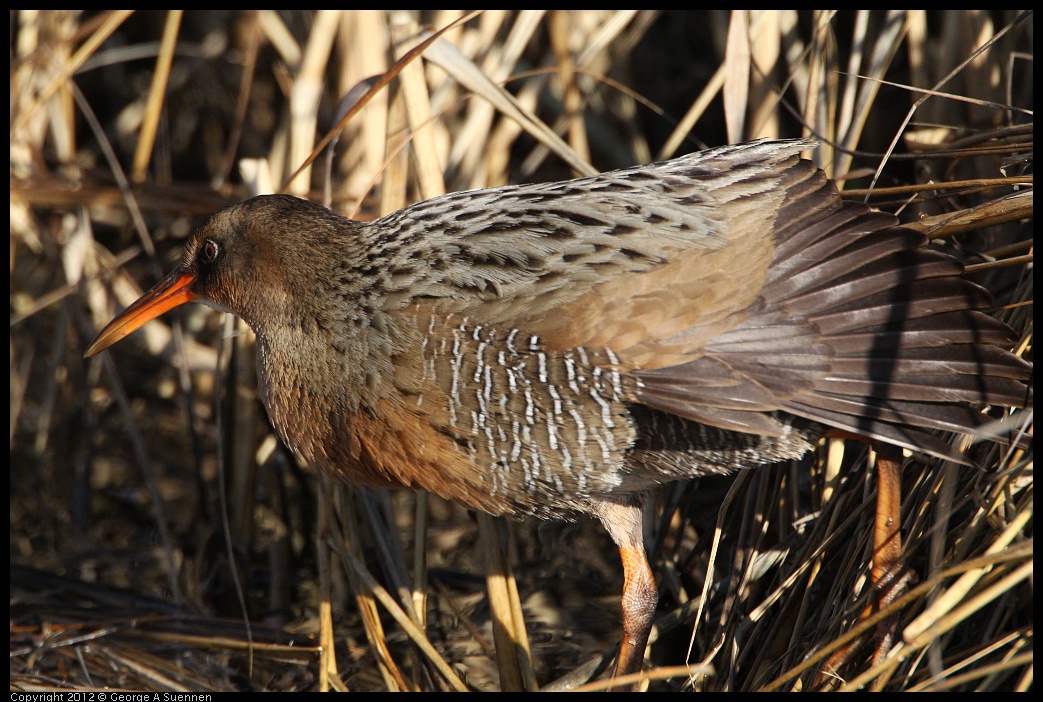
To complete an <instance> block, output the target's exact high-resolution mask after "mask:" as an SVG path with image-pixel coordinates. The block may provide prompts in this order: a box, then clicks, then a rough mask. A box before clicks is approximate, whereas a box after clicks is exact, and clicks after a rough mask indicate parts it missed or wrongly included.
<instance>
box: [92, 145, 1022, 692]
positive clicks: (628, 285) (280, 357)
mask: <svg viewBox="0 0 1043 702" xmlns="http://www.w3.org/2000/svg"><path fill="white" fill-rule="evenodd" d="M815 145H816V142H815V141H813V140H808V139H791V140H759V141H753V142H748V143H744V144H737V145H729V146H723V147H718V148H712V149H708V150H704V151H699V152H695V153H692V154H689V155H686V156H682V157H679V158H675V159H673V160H668V161H662V162H659V163H654V164H650V165H640V166H636V167H632V168H627V169H622V170H615V171H610V172H606V173H601V174H598V175H594V176H589V177H582V178H577V179H573V180H565V181H561V182H552V183H536V184H524V185H510V186H505V187H497V188H491V189H482V190H470V191H463V192H456V193H451V194H448V195H444V196H440V197H435V198H433V199H430V200H426V201H423V202H419V203H416V204H413V205H410V206H408V207H405V208H404V209H402V210H399V211H397V212H395V213H392V214H390V215H387V216H384V217H382V218H379V219H376V220H373V221H370V222H359V221H354V220H352V219H349V218H347V217H344V216H342V215H340V214H338V213H336V212H334V211H331V210H330V209H327V208H325V207H323V206H321V205H319V204H317V203H314V202H311V201H309V200H305V199H301V198H297V197H293V196H289V195H264V196H258V197H254V198H252V199H249V200H246V201H245V202H242V203H240V204H237V205H233V206H231V207H228V208H226V209H224V210H221V211H219V212H217V213H216V214H214V215H213V216H212V217H210V219H209V220H207V221H206V223H205V224H203V225H202V226H201V227H200V228H199V229H197V230H196V231H195V233H194V234H193V235H192V236H191V238H190V239H189V240H188V242H187V244H186V246H185V250H184V255H183V258H182V259H181V263H180V265H179V266H178V267H177V268H175V269H174V270H173V271H172V272H171V273H170V274H169V275H168V276H167V277H166V278H164V279H163V280H161V281H160V282H159V283H158V284H157V285H156V286H155V287H153V288H152V289H151V290H149V291H148V292H146V293H145V294H144V295H143V296H142V297H141V298H140V299H138V300H137V301H136V302H134V303H133V304H131V305H130V306H129V307H128V308H127V309H126V310H125V311H124V312H123V313H122V314H120V315H119V316H117V317H116V318H115V319H114V320H112V321H111V322H110V323H109V324H108V325H107V326H106V327H105V328H104V329H103V330H102V331H101V332H100V333H99V335H98V336H97V338H96V339H95V340H94V341H93V342H92V343H91V344H90V345H89V346H88V347H87V349H86V352H85V356H86V357H89V356H93V355H95V354H97V353H99V352H101V351H102V350H104V349H106V348H108V347H109V346H111V345H112V344H114V343H116V342H117V341H119V340H120V339H122V338H123V337H125V336H127V335H128V334H130V333H131V332H133V331H134V330H136V329H138V328H139V327H141V326H142V325H143V324H145V323H146V322H148V321H149V320H151V319H154V318H155V317H157V316H159V315H160V314H162V313H164V312H166V311H168V310H170V309H172V308H174V307H177V306H179V305H181V304H183V303H186V302H189V301H193V300H198V301H201V302H203V303H206V304H208V305H210V306H212V307H214V308H216V309H219V310H224V311H228V312H232V313H234V314H235V315H237V316H239V317H240V318H242V319H243V320H244V321H245V322H246V323H247V324H248V325H249V326H250V327H251V328H252V329H253V331H254V332H255V334H256V338H257V344H256V353H257V374H258V384H259V387H260V394H261V398H262V400H263V403H264V406H265V407H266V409H267V412H268V415H269V418H270V420H271V423H272V425H273V427H274V429H275V431H276V432H277V434H278V436H279V437H280V439H281V440H282V441H283V442H284V443H285V444H286V446H288V447H289V448H290V449H291V450H292V451H293V452H294V453H295V454H297V455H298V456H299V457H300V458H301V459H303V460H304V461H306V462H308V463H311V464H312V465H314V466H316V467H317V468H319V469H321V470H323V471H325V472H327V473H329V474H330V475H332V476H334V477H337V478H341V479H344V480H347V481H350V482H353V483H358V484H364V485H369V486H395V487H407V488H412V489H416V490H419V489H424V490H429V491H431V492H433V493H435V494H437V495H440V496H442V497H444V498H447V499H449V500H453V501H456V502H458V503H460V504H462V505H464V506H466V507H468V508H471V509H475V510H481V511H484V512H487V513H490V514H492V515H497V516H505V517H511V518H516V519H520V518H526V517H535V518H539V519H565V520H571V519H577V518H583V517H593V518H594V519H597V520H599V521H600V522H601V523H602V524H603V525H604V527H605V528H606V529H607V531H608V534H609V535H610V536H611V538H612V540H613V541H614V542H615V544H616V546H617V547H618V549H619V553H620V558H621V561H622V565H623V570H624V589H623V594H622V597H621V609H622V614H623V634H622V641H621V644H620V649H619V653H618V656H617V661H616V665H615V675H616V676H621V675H626V674H630V673H634V672H637V671H638V670H640V668H641V666H642V660H643V657H644V650H645V647H646V644H647V641H648V636H649V632H650V629H651V627H652V625H653V620H654V615H655V608H656V604H657V600H658V593H657V587H656V583H655V579H654V577H653V574H652V570H651V568H650V566H649V562H648V558H647V554H646V551H645V534H644V532H643V519H642V514H643V513H644V511H645V510H647V509H649V508H650V507H649V506H650V502H651V495H653V494H654V491H655V490H656V489H657V488H658V487H659V486H661V485H663V484H666V483H670V482H672V481H676V480H681V479H685V478H690V477H695V476H700V475H708V474H723V473H729V472H732V471H736V470H739V469H753V468H757V467H758V466H766V465H769V464H773V463H777V462H780V461H785V460H790V459H797V458H800V457H801V456H803V455H805V454H806V453H808V452H809V451H811V450H812V449H813V448H814V447H815V445H816V444H817V443H818V442H819V440H820V439H821V438H822V437H823V436H825V435H826V434H827V433H828V432H830V431H841V432H845V433H847V434H850V435H855V436H857V437H861V438H864V439H866V440H870V441H874V442H881V443H882V444H883V445H890V446H895V447H901V448H904V449H910V450H912V451H918V452H923V453H926V454H928V455H933V456H938V457H942V458H948V459H952V460H955V461H959V462H961V463H967V459H965V458H964V457H963V456H962V455H961V454H960V453H959V452H958V451H956V450H955V449H954V448H952V446H951V445H950V444H949V443H948V442H946V441H944V440H942V438H940V437H939V436H938V435H937V431H942V432H962V433H965V434H970V435H973V436H979V437H981V436H988V437H992V438H995V436H996V435H995V432H993V431H992V430H991V429H990V428H989V427H988V426H987V422H988V420H989V417H988V416H987V415H985V414H983V413H982V411H981V409H982V406H983V405H995V406H1002V407H1006V408H1018V407H1025V406H1027V405H1029V404H1030V402H1031V397H1030V391H1029V388H1028V384H1029V379H1030V377H1031V372H1032V367H1031V364H1029V363H1028V362H1026V361H1025V360H1023V359H1022V358H1020V357H1018V356H1016V355H1015V354H1013V353H1010V352H1009V351H1008V350H1007V349H1008V348H1009V347H1010V345H1011V344H1012V343H1013V342H1014V341H1015V340H1016V337H1015V335H1014V333H1013V331H1012V330H1011V329H1010V328H1009V327H1007V326H1006V325H1005V324H1003V323H1001V322H999V321H997V320H995V319H993V318H992V317H989V316H988V315H986V314H984V313H983V312H981V311H980V310H981V308H983V307H985V306H987V305H988V304H989V303H990V301H991V297H990V295H989V293H988V292H987V291H986V290H984V289H983V288H982V287H980V286H978V285H977V284H975V283H972V282H970V281H969V280H967V279H966V278H965V277H964V276H963V274H964V268H963V266H962V264H961V263H959V262H958V261H957V260H956V259H955V258H953V257H951V256H949V255H947V254H945V253H941V252H939V251H935V250H933V249H931V248H929V247H928V241H927V238H926V237H925V236H924V235H923V234H921V233H919V232H916V231H913V230H911V229H908V228H903V227H901V226H900V225H899V223H898V220H897V219H896V218H895V217H894V216H893V215H890V214H887V213H883V212H878V211H874V210H871V209H870V208H869V207H867V206H866V205H864V204H860V203H851V202H846V201H844V200H842V199H841V198H840V195H839V193H838V190H837V188H836V185H835V183H833V182H832V181H831V180H829V179H828V178H827V177H826V175H825V174H824V173H823V171H822V170H820V169H818V168H817V167H816V166H815V165H814V164H813V163H812V162H811V161H809V160H806V159H805V158H802V156H801V153H802V152H804V151H806V150H809V149H811V148H813V147H814V146H815Z"/></svg>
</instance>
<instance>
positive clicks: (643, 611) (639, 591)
mask: <svg viewBox="0 0 1043 702" xmlns="http://www.w3.org/2000/svg"><path fill="white" fill-rule="evenodd" d="M594 507H595V513H596V514H597V515H598V518H599V519H600V520H601V523H602V524H604V525H605V529H607V530H608V533H609V536H611V537H612V540H613V541H615V542H616V546H618V547H619V556H620V558H621V559H622V561H623V599H622V603H621V605H622V609H623V640H622V641H621V642H620V644H619V656H618V657H617V658H616V672H615V677H619V676H621V675H631V674H633V673H637V672H639V671H640V670H641V663H642V662H643V661H644V658H645V646H646V645H647V644H648V635H649V634H650V633H651V631H652V623H653V620H654V619H655V608H656V604H657V603H658V602H659V591H658V589H657V588H656V584H655V578H654V577H653V576H652V568H651V567H649V565H648V556H647V555H646V554H645V544H644V520H643V519H642V514H643V511H644V503H643V502H640V503H638V504H620V503H616V502H599V503H596V504H595V505H594ZM616 689H617V690H622V689H626V688H616Z"/></svg>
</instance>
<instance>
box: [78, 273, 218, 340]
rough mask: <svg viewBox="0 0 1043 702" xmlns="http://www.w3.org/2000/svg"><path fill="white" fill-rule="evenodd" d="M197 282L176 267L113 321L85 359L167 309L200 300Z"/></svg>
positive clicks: (193, 277) (102, 332)
mask: <svg viewBox="0 0 1043 702" xmlns="http://www.w3.org/2000/svg"><path fill="white" fill-rule="evenodd" d="M195 280H196V276H195V275H194V274H193V273H192V272H191V271H190V270H188V269H187V268H185V267H179V268H175V269H174V270H173V271H171V273H170V275H168V276H167V277H166V278H164V279H163V280H161V281H159V282H158V283H156V284H155V285H154V286H153V287H152V289H151V290H149V291H148V292H147V293H145V294H144V295H142V296H141V297H139V298H138V299H137V300H136V301H135V302H134V303H133V304H132V305H131V306H130V307H128V308H127V309H125V310H123V314H121V315H119V316H118V317H116V318H115V319H114V320H112V321H111V322H109V323H108V325H106V327H105V328H104V329H102V330H101V333H100V334H98V337H97V338H96V339H95V340H94V341H92V342H91V345H90V346H88V347H87V350H86V351H85V352H84V354H83V357H84V358H90V357H91V356H93V355H94V354H96V353H100V352H101V351H104V350H105V349H107V348H109V347H110V346H112V345H113V344H115V343H116V342H117V341H119V340H120V339H122V338H123V337H125V336H127V335H128V334H131V333H132V332H134V331H136V330H137V329H138V328H140V327H141V326H143V325H144V324H145V323H146V322H148V321H150V320H153V319H155V318H156V317H158V316H159V315H161V314H163V313H164V312H166V311H167V310H172V309H174V308H175V307H177V306H178V305H183V304H184V303H186V302H191V301H192V300H195V299H197V298H198V297H199V296H198V295H196V294H195V293H193V292H192V283H194V282H195Z"/></svg>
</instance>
